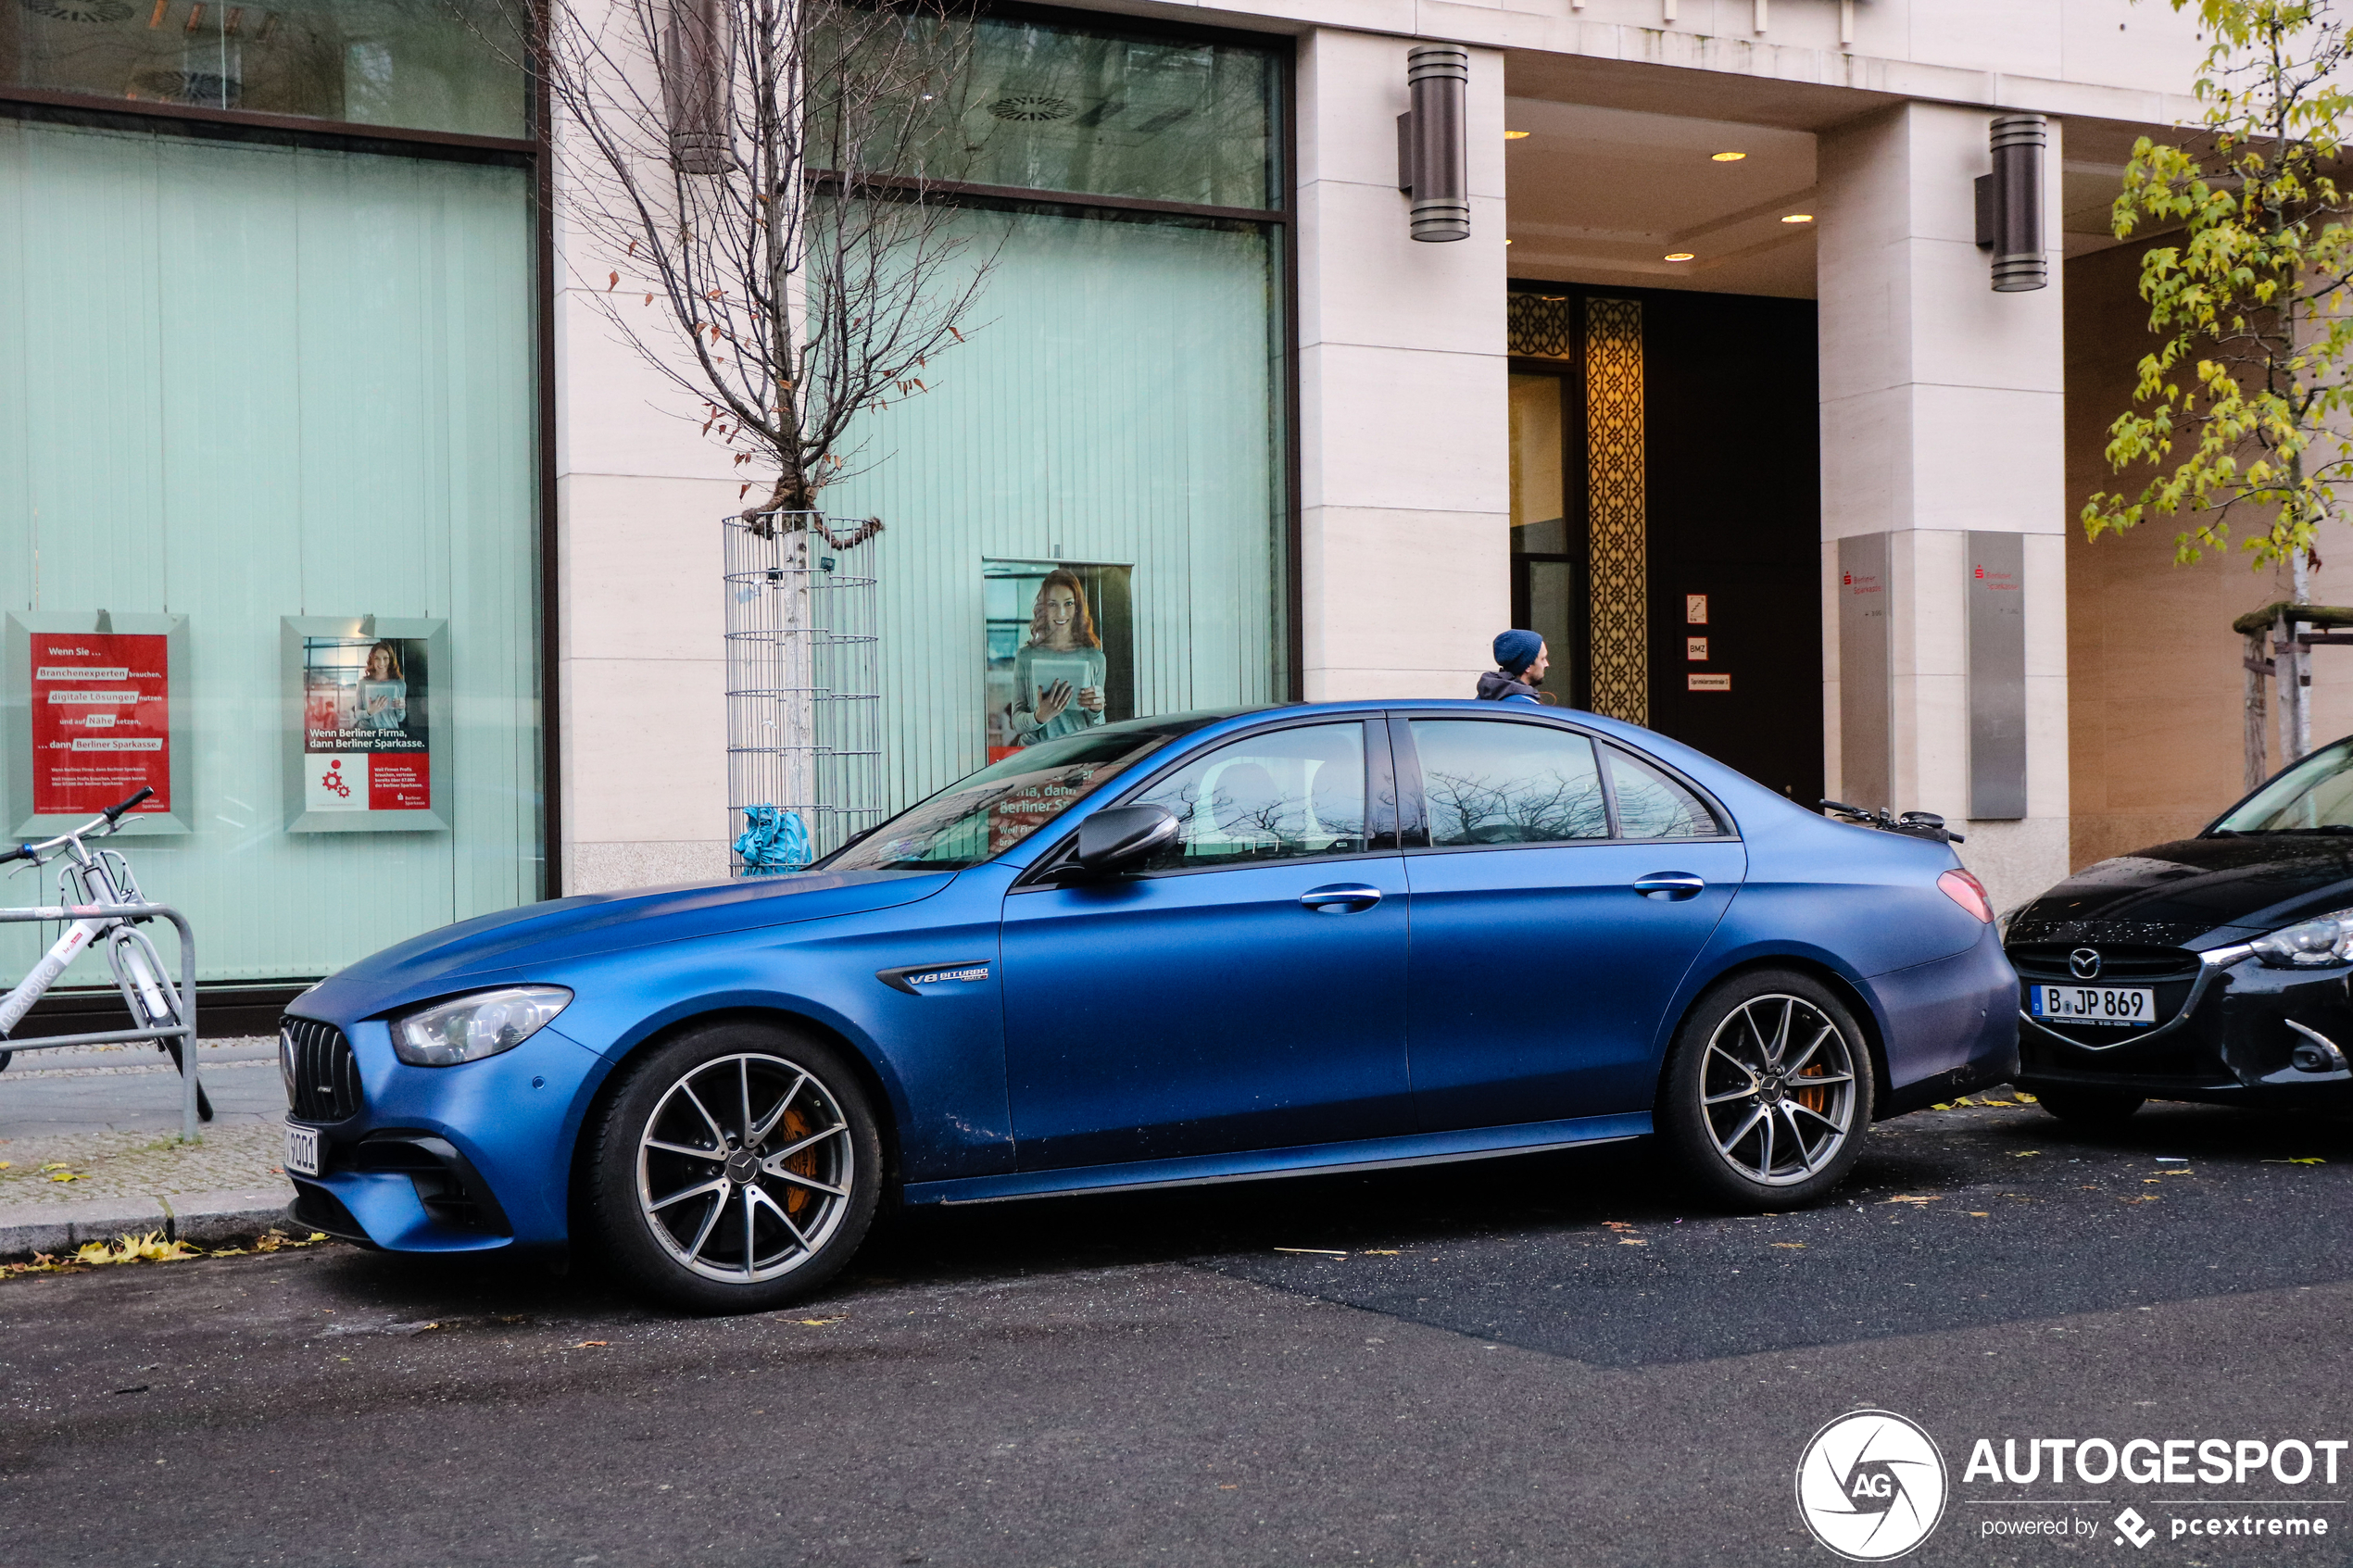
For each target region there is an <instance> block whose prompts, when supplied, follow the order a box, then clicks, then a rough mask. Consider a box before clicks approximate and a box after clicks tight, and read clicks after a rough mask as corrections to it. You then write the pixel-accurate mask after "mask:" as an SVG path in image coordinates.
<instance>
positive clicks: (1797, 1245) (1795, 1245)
mask: <svg viewBox="0 0 2353 1568" xmlns="http://www.w3.org/2000/svg"><path fill="white" fill-rule="evenodd" d="M1773 1245H1774V1246H1776V1247H1787V1248H1792V1249H1793V1250H1795V1251H1801V1252H1802V1251H1804V1250H1805V1249H1806V1244H1805V1243H1804V1242H1802V1241H1777V1242H1775V1243H1773Z"/></svg>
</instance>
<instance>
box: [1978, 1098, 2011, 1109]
mask: <svg viewBox="0 0 2353 1568" xmlns="http://www.w3.org/2000/svg"><path fill="white" fill-rule="evenodd" d="M1977 1103H1978V1104H1980V1105H1998V1106H2000V1107H2002V1108H2003V1109H2004V1110H2007V1109H2008V1108H2010V1107H2011V1106H2014V1105H2016V1104H2017V1103H2018V1101H2016V1100H2014V1099H1982V1100H1979V1101H1978V1102H1977Z"/></svg>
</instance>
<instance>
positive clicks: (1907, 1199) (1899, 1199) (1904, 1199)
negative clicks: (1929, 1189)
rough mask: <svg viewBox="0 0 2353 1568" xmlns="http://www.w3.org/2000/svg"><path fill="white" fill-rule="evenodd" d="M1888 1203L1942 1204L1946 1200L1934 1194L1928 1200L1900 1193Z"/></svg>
mask: <svg viewBox="0 0 2353 1568" xmlns="http://www.w3.org/2000/svg"><path fill="white" fill-rule="evenodd" d="M1887 1201H1888V1202H1889V1203H1941V1202H1943V1201H1944V1199H1943V1198H1940V1197H1938V1196H1936V1195H1934V1194H1931V1195H1930V1196H1929V1197H1926V1198H1915V1197H1913V1196H1912V1195H1911V1194H1910V1193H1908V1192H1899V1193H1897V1194H1896V1195H1895V1196H1894V1198H1889V1199H1887Z"/></svg>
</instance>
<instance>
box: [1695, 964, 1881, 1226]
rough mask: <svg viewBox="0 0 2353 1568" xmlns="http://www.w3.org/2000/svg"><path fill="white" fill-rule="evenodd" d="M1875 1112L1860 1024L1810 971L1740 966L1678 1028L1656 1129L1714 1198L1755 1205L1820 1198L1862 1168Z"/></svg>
mask: <svg viewBox="0 0 2353 1568" xmlns="http://www.w3.org/2000/svg"><path fill="white" fill-rule="evenodd" d="M1870 1122H1871V1066H1870V1053H1869V1050H1868V1049H1867V1048H1866V1047H1865V1046H1864V1043H1863V1032H1862V1029H1861V1027H1860V1026H1859V1025H1857V1024H1856V1022H1855V1016H1854V1014H1853V1013H1852V1012H1850V1011H1849V1010H1847V1008H1846V1006H1845V1004H1844V1003H1843V1002H1842V1001H1841V1000H1840V999H1839V998H1838V997H1837V996H1836V995H1835V994H1834V993H1832V992H1831V989H1830V987H1829V986H1827V985H1823V984H1821V983H1820V982H1819V981H1818V980H1815V979H1814V978H1813V977H1812V976H1810V975H1806V974H1800V973H1796V972H1790V971H1780V970H1760V971H1755V972H1751V973H1748V974H1743V975H1739V976H1736V977H1735V978H1733V979H1732V980H1730V981H1729V982H1727V983H1725V984H1724V985H1719V986H1718V987H1717V988H1716V989H1715V990H1713V991H1711V992H1709V993H1708V994H1707V995H1706V996H1705V997H1702V998H1701V999H1700V1001H1699V1002H1698V1004H1697V1005H1696V1006H1694V1007H1693V1008H1692V1011H1691V1014H1690V1016H1688V1017H1687V1018H1685V1019H1684V1021H1683V1026H1682V1027H1681V1028H1680V1030H1678V1031H1677V1032H1676V1035H1675V1044H1674V1046H1673V1047H1672V1049H1671V1050H1670V1051H1669V1053H1668V1057H1667V1073H1666V1076H1665V1081H1664V1082H1663V1084H1662V1085H1661V1094H1660V1100H1659V1115H1658V1129H1659V1132H1660V1134H1661V1135H1662V1136H1663V1137H1664V1139H1665V1141H1666V1143H1667V1148H1668V1149H1669V1150H1670V1151H1671V1153H1672V1154H1673V1156H1674V1157H1675V1160H1676V1162H1677V1164H1678V1165H1679V1166H1680V1168H1681V1169H1682V1171H1683V1172H1684V1173H1686V1174H1687V1175H1688V1176H1689V1177H1690V1179H1691V1180H1692V1182H1693V1183H1694V1185H1697V1186H1698V1188H1699V1189H1700V1192H1701V1193H1702V1195H1703V1196H1705V1198H1709V1199H1711V1200H1713V1201H1715V1202H1718V1203H1720V1204H1723V1205H1724V1206H1726V1207H1728V1208H1731V1209H1736V1210H1764V1209H1791V1208H1795V1207H1797V1206H1798V1205H1800V1204H1804V1203H1808V1202H1811V1201H1812V1200H1814V1199H1815V1198H1820V1197H1821V1196H1823V1195H1824V1194H1826V1193H1828V1192H1829V1191H1830V1190H1831V1188H1833V1187H1835V1186H1837V1185H1838V1184H1839V1183H1840V1182H1842V1181H1843V1180H1845V1178H1846V1173H1847V1172H1848V1171H1850V1170H1852V1169H1853V1168H1854V1165H1855V1161H1856V1160H1857V1159H1858V1158H1859V1157H1860V1156H1861V1154H1862V1138H1863V1131H1864V1129H1865V1128H1867V1127H1869V1125H1870Z"/></svg>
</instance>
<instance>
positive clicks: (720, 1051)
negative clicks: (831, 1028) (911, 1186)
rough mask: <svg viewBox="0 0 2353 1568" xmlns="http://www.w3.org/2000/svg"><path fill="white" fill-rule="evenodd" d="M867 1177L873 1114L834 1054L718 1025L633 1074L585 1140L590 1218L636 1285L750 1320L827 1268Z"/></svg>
mask: <svg viewBox="0 0 2353 1568" xmlns="http://www.w3.org/2000/svg"><path fill="white" fill-rule="evenodd" d="M881 1177H882V1145H881V1138H880V1135H879V1133H878V1131H877V1128H876V1125H875V1115H874V1111H873V1109H872V1107H871V1106H870V1105H869V1104H868V1101H867V1097H866V1093H865V1090H864V1088H863V1086H862V1085H861V1083H860V1081H859V1079H858V1078H857V1076H856V1075H855V1074H854V1073H851V1072H850V1070H849V1063H848V1062H847V1060H845V1059H844V1058H843V1056H842V1054H841V1053H840V1051H838V1050H837V1049H836V1048H835V1047H831V1046H829V1045H826V1044H824V1042H822V1041H818V1040H813V1039H808V1038H804V1037H800V1036H798V1035H789V1034H786V1033H784V1032H782V1031H778V1030H774V1029H770V1028H765V1027H760V1026H754V1025H747V1024H723V1025H718V1026H715V1027H712V1028H708V1029H703V1030H698V1031H696V1032H694V1033H692V1034H688V1035H682V1036H681V1037H679V1038H677V1039H674V1040H672V1041H669V1042H668V1043H666V1044H665V1045H663V1046H661V1047H659V1048H657V1049H656V1050H655V1051H654V1052H653V1053H652V1054H651V1055H650V1056H648V1057H647V1058H646V1059H645V1060H643V1061H641V1062H638V1063H637V1064H636V1065H635V1068H634V1069H633V1070H632V1071H631V1073H630V1074H629V1076H628V1078H627V1079H626V1080H625V1081H624V1082H623V1084H622V1085H621V1086H620V1088H619V1090H618V1092H616V1093H615V1094H614V1096H613V1097H612V1099H611V1100H610V1103H609V1104H608V1105H607V1107H606V1109H605V1112H604V1116H603V1119H602V1121H601V1122H600V1123H599V1124H598V1129H597V1134H596V1143H595V1146H594V1151H593V1166H592V1169H591V1170H590V1172H589V1173H588V1180H589V1210H590V1214H591V1218H592V1219H593V1221H594V1223H595V1227H596V1230H597V1233H598V1237H599V1239H601V1240H602V1241H603V1243H604V1245H605V1248H606V1250H607V1251H608V1252H609V1254H610V1256H611V1258H612V1260H613V1261H614V1262H615V1263H616V1264H617V1265H618V1266H619V1268H620V1270H621V1272H622V1273H623V1275H624V1276H625V1277H627V1278H628V1279H629V1280H630V1281H631V1282H632V1283H634V1284H635V1285H636V1286H639V1287H640V1288H642V1289H644V1290H646V1291H648V1292H649V1293H651V1294H653V1295H655V1296H658V1297H660V1298H662V1299H664V1300H667V1301H670V1302H673V1303H674V1304H676V1305H678V1306H682V1307H686V1308H689V1309H691V1310H693V1311H706V1312H711V1311H717V1312H744V1311H766V1310H768V1309H770V1308H773V1307H779V1306H782V1305H784V1304H785V1303H786V1302H787V1301H791V1300H794V1299H797V1298H799V1297H802V1296H805V1295H807V1294H808V1293H809V1292H811V1291H812V1290H814V1289H816V1288H817V1287H818V1286H822V1285H824V1283H825V1282H826V1281H827V1280H829V1279H831V1278H832V1277H833V1276H834V1275H835V1274H837V1273H839V1272H840V1271H841V1267H842V1265H843V1264H844V1263H846V1262H848V1261H849V1257H850V1254H852V1253H853V1252H855V1251H856V1250H857V1249H858V1245H859V1243H860V1242H861V1241H862V1240H863V1239H864V1237H865V1235H866V1230H867V1227H868V1226H869V1225H870V1224H872V1223H873V1221H874V1216H875V1201H876V1199H877V1198H878V1197H879V1195H880V1192H881V1185H882V1182H881Z"/></svg>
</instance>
